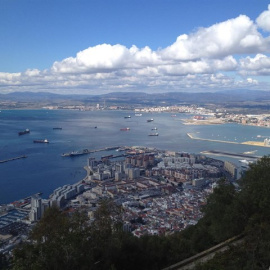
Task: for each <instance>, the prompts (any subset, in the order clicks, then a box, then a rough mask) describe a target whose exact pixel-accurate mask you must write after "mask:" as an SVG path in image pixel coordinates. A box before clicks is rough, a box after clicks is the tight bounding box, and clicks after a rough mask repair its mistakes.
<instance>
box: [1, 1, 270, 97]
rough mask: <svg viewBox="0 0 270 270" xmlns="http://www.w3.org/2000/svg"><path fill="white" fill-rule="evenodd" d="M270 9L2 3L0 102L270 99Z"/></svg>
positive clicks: (249, 4) (255, 5)
mask: <svg viewBox="0 0 270 270" xmlns="http://www.w3.org/2000/svg"><path fill="white" fill-rule="evenodd" d="M268 5H269V1H264V0H248V1H242V0H234V1H233V0H227V1H222V0H216V1H214V0H199V1H198V0H196V1H195V0H144V1H141V0H96V1H92V0H54V1H52V0H24V1H22V0H1V1H0V93H9V92H14V91H16V92H17V91H34V92H37V91H43V92H44V91H45V92H46V91H48V92H54V93H60V94H61V93H74V94H76V93H80V94H81V93H83V94H98V93H107V92H113V91H143V92H148V93H151V92H170V91H193V92H202V91H219V90H231V89H239V88H244V89H258V90H267V91H268V90H270V86H269V79H268V77H269V75H270V58H269V48H270V40H269V39H270V38H269V32H270V10H269V9H268Z"/></svg>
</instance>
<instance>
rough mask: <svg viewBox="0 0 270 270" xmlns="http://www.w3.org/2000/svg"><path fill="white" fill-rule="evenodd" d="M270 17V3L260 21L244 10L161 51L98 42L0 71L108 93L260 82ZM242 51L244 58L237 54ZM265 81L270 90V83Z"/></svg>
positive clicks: (7, 81) (9, 78)
mask: <svg viewBox="0 0 270 270" xmlns="http://www.w3.org/2000/svg"><path fill="white" fill-rule="evenodd" d="M269 18H270V5H269V6H268V10H267V11H264V12H263V13H262V14H261V15H260V16H259V17H258V19H257V21H256V23H254V22H253V21H252V20H250V18H248V17H247V16H245V15H240V16H238V17H237V18H234V19H229V20H227V21H224V22H221V23H216V24H214V25H212V26H210V27H208V28H199V29H198V30H197V31H195V32H194V33H191V34H182V35H180V36H179V37H178V38H177V39H176V42H174V43H173V44H171V45H170V46H168V47H166V48H164V49H158V50H156V51H153V50H152V49H151V48H150V47H148V46H146V47H144V48H138V47H136V46H135V45H133V46H131V47H130V48H127V47H126V46H124V45H121V44H116V45H111V44H100V45H96V46H93V47H89V48H87V49H85V50H82V51H80V52H78V53H77V54H76V56H75V57H68V58H66V59H63V60H62V61H57V62H54V63H53V65H52V67H51V68H50V69H48V70H38V69H27V70H26V71H24V72H21V73H0V87H1V88H0V89H4V90H5V91H25V90H30V91H51V92H53V91H55V92H56V91H58V92H59V93H67V92H72V93H105V92H110V91H114V90H116V89H118V90H119V89H120V90H123V91H136V90H139V91H145V92H151V91H160V92H162V91H164V92H165V91H185V90H189V91H191V90H193V91H207V90H211V91H215V90H220V89H222V90H223V89H230V88H234V87H258V88H259V86H260V85H262V84H261V83H260V82H259V81H258V80H254V79H253V78H252V76H255V75H256V76H257V75H261V76H262V75H270V58H269V56H268V55H267V53H268V52H269V50H270V37H263V36H262V35H261V33H260V32H259V28H258V27H261V28H263V29H264V30H267V29H268V27H269V29H270V26H269ZM239 55H240V56H241V55H243V58H240V60H237V59H238V58H239ZM246 55H248V56H246ZM254 55H255V56H254ZM223 72H226V74H227V75H224V74H223ZM236 72H238V74H240V75H242V76H243V78H242V79H241V81H237V80H236V79H235V77H236V75H235V74H236ZM228 74H229V75H228ZM263 87H264V89H269V90H270V86H269V85H266V84H265V83H264V84H263ZM1 91H2V92H3V90H1Z"/></svg>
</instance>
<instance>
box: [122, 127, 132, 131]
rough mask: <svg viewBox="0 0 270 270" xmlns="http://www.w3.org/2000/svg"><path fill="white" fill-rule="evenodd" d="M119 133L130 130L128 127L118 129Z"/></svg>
mask: <svg viewBox="0 0 270 270" xmlns="http://www.w3.org/2000/svg"><path fill="white" fill-rule="evenodd" d="M120 130H121V131H129V130H130V128H129V127H126V128H120Z"/></svg>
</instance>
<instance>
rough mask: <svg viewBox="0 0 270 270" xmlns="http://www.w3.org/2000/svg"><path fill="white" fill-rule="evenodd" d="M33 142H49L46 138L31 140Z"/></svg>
mask: <svg viewBox="0 0 270 270" xmlns="http://www.w3.org/2000/svg"><path fill="white" fill-rule="evenodd" d="M33 142H34V143H49V141H48V140H47V139H44V140H33Z"/></svg>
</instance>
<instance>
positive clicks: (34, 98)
mask: <svg viewBox="0 0 270 270" xmlns="http://www.w3.org/2000/svg"><path fill="white" fill-rule="evenodd" d="M1 101H10V102H29V103H35V102H40V103H43V104H44V103H46V104H57V103H61V104H63V103H67V104H71V103H76V104H78V103H79V104H84V105H87V104H96V103H101V104H103V103H106V105H123V104H126V105H132V104H133V105H142V106H153V105H156V106H160V105H162V104H163V105H167V106H169V105H179V104H197V105H205V104H211V103H213V104H216V105H225V106H234V105H236V104H237V106H238V105H239V106H241V104H243V105H244V104H245V105H248V106H252V105H254V104H255V105H256V104H257V105H258V104H260V105H266V106H268V104H270V92H266V91H254V90H230V91H222V92H213V93H210V92H204V93H187V92H170V93H156V94H146V93H143V92H114V93H109V94H103V95H59V94H54V93H46V92H39V93H33V92H14V93H10V94H0V102H1Z"/></svg>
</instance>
